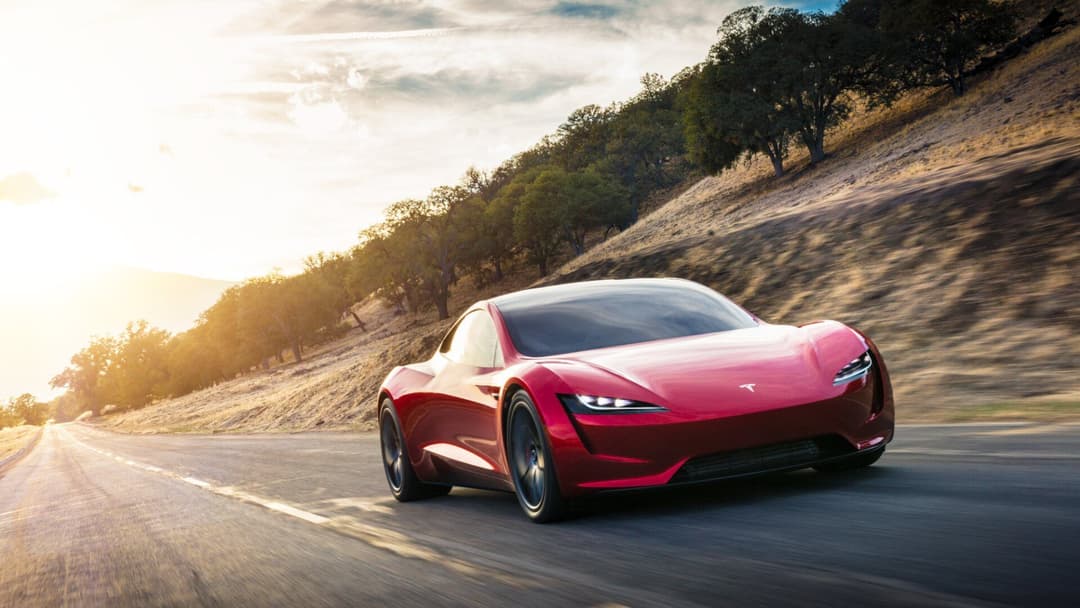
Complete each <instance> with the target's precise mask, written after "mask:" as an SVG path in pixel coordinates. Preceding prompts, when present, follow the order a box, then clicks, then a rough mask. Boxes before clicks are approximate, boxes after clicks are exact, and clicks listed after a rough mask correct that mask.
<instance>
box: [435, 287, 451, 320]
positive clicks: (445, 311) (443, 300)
mask: <svg viewBox="0 0 1080 608" xmlns="http://www.w3.org/2000/svg"><path fill="white" fill-rule="evenodd" d="M432 292H433V293H432V294H431V299H432V300H435V308H436V309H438V311H439V320H440V321H441V320H443V319H449V318H450V306H449V300H450V292H449V290H447V289H433V290H432Z"/></svg>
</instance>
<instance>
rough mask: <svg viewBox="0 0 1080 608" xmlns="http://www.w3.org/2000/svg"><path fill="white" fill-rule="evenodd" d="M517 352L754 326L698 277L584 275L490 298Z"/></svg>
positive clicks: (545, 352)
mask: <svg viewBox="0 0 1080 608" xmlns="http://www.w3.org/2000/svg"><path fill="white" fill-rule="evenodd" d="M495 305H496V307H497V308H498V309H499V312H501V313H502V316H503V319H504V321H505V322H506V326H507V329H508V330H509V332H510V339H511V340H513V342H514V346H515V347H516V348H517V350H518V352H520V353H521V354H523V355H525V356H527V357H548V356H552V355H559V354H564V353H572V352H578V351H583V350H592V349H595V348H606V347H609V346H622V345H625V344H636V343H639V342H648V341H651V340H663V339H667V338H679V337H683V336H694V335H699V334H708V333H714V332H720V331H728V330H732V329H743V328H746V327H753V326H754V325H755V321H754V319H753V318H752V317H751V316H750V315H748V314H747V313H746V312H745V311H744V310H742V309H741V308H739V307H738V306H735V305H734V304H732V303H731V302H730V301H729V300H728V299H727V298H724V297H723V296H721V295H719V294H717V293H715V292H713V291H711V290H709V289H706V288H704V287H700V286H698V285H696V284H693V283H689V284H681V283H678V282H675V281H671V282H666V281H665V282H659V281H658V282H655V283H628V284H620V283H595V284H592V283H586V284H578V285H566V286H558V287H551V288H541V289H537V290H531V291H526V292H520V293H517V294H511V295H509V296H504V297H503V298H499V299H496V300H495Z"/></svg>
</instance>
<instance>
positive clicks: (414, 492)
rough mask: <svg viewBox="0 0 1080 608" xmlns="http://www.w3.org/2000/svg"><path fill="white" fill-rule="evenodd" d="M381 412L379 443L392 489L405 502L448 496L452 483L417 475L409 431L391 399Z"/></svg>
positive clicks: (397, 497) (384, 469) (388, 481)
mask: <svg viewBox="0 0 1080 608" xmlns="http://www.w3.org/2000/svg"><path fill="white" fill-rule="evenodd" d="M381 410H382V411H381V412H380V414H379V444H380V446H381V447H382V460H383V471H384V472H385V473H386V482H387V483H388V484H390V492H391V493H393V495H394V498H396V499H398V500H399V501H401V502H409V501H412V500H420V499H422V498H433V497H435V496H445V495H446V494H448V493H449V492H450V486H448V485H435V484H430V483H424V482H422V481H420V479H419V478H417V477H416V473H414V472H413V468H412V464H411V463H410V462H409V454H408V451H407V450H406V449H405V435H404V434H403V433H402V432H401V424H400V423H399V422H398V418H397V414H396V413H395V412H394V408H393V406H392V405H391V404H390V400H389V399H387V400H386V401H383V403H382V406H381Z"/></svg>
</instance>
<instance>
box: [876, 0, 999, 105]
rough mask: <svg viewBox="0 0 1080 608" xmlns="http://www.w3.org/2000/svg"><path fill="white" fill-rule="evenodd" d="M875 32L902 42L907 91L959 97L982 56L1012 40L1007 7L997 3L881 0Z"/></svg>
mask: <svg viewBox="0 0 1080 608" xmlns="http://www.w3.org/2000/svg"><path fill="white" fill-rule="evenodd" d="M882 4H883V5H882V7H881V9H880V11H881V12H880V26H881V28H882V30H884V32H885V34H886V35H887V36H888V37H890V38H893V39H895V40H900V41H904V43H905V44H904V45H903V49H902V55H901V57H902V61H903V68H904V71H905V72H906V74H907V77H906V79H905V80H906V84H908V85H909V86H941V85H945V84H947V85H949V87H951V88H952V91H953V92H954V93H955V94H956V95H958V96H960V95H963V94H964V92H965V91H966V90H967V82H966V76H967V74H968V73H969V71H970V70H971V69H972V68H973V67H974V66H975V64H976V63H977V62H978V61H979V59H980V58H981V57H982V55H983V54H984V53H985V52H986V51H988V50H989V49H992V48H994V47H995V46H998V45H1001V44H1004V43H1006V42H1008V41H1009V40H1011V39H1012V38H1013V36H1015V35H1016V14H1015V10H1014V7H1013V5H1012V3H1009V2H1001V1H996V0H883V2H882Z"/></svg>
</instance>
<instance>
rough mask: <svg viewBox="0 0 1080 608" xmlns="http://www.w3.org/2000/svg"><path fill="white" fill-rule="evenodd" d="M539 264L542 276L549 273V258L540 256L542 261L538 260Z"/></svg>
mask: <svg viewBox="0 0 1080 608" xmlns="http://www.w3.org/2000/svg"><path fill="white" fill-rule="evenodd" d="M537 266H539V268H540V276H542V277H546V276H547V274H548V261H547V258H540V261H539V262H537Z"/></svg>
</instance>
